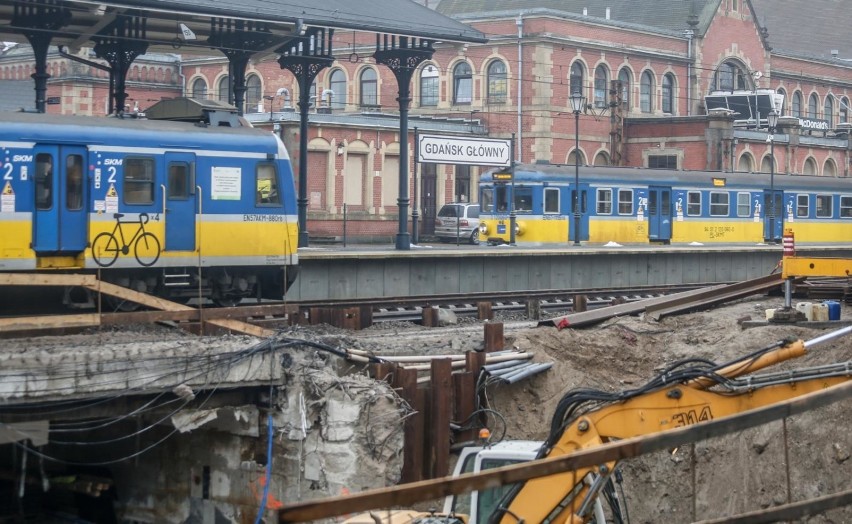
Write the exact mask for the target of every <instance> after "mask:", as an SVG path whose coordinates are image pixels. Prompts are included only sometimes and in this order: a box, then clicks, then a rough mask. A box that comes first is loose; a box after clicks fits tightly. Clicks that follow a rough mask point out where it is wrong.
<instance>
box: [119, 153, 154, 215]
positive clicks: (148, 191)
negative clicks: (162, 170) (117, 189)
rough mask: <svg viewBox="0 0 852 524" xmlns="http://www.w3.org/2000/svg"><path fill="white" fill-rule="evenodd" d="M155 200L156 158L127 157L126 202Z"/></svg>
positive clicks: (150, 201)
mask: <svg viewBox="0 0 852 524" xmlns="http://www.w3.org/2000/svg"><path fill="white" fill-rule="evenodd" d="M153 202H154V159H153V158H127V159H125V160H124V203H125V204H152V203H153Z"/></svg>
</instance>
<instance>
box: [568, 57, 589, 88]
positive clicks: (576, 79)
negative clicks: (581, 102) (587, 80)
mask: <svg viewBox="0 0 852 524" xmlns="http://www.w3.org/2000/svg"><path fill="white" fill-rule="evenodd" d="M584 75H585V69H583V64H582V63H581V62H580V61H579V60H577V61H575V62H574V63H573V64H571V81H570V86H569V87H570V89H571V92H570V93H568V96H571V95H573V94H574V93H580V94H583V95H584V96H585V93H583V76H584Z"/></svg>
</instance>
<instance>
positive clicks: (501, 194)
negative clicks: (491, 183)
mask: <svg viewBox="0 0 852 524" xmlns="http://www.w3.org/2000/svg"><path fill="white" fill-rule="evenodd" d="M494 205H495V206H496V207H497V212H498V213H506V212H508V211H509V190H508V189H507V188H506V186H505V185H499V186H497V187H495V188H494Z"/></svg>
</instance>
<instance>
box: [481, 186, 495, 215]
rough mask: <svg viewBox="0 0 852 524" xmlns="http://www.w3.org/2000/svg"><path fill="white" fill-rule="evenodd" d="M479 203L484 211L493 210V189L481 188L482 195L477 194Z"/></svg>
mask: <svg viewBox="0 0 852 524" xmlns="http://www.w3.org/2000/svg"><path fill="white" fill-rule="evenodd" d="M479 204H480V206H481V208H482V211H485V212H486V213H490V212H492V211H494V190H493V189H491V188H487V189H483V190H482V195H480V196H479Z"/></svg>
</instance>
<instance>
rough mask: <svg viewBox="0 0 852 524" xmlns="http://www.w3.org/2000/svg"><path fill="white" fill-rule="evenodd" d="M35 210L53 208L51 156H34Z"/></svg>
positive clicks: (41, 154)
mask: <svg viewBox="0 0 852 524" xmlns="http://www.w3.org/2000/svg"><path fill="white" fill-rule="evenodd" d="M35 184H36V209H41V210H44V209H51V208H52V207H53V156H52V155H50V154H48V153H39V154H37V155H36V174H35Z"/></svg>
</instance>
